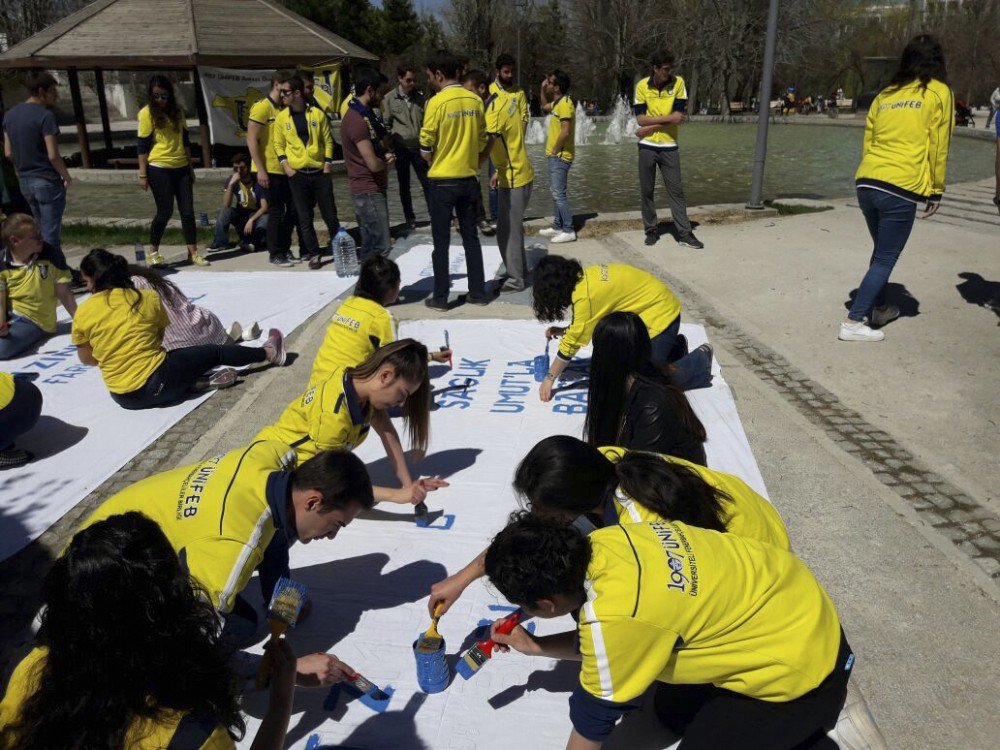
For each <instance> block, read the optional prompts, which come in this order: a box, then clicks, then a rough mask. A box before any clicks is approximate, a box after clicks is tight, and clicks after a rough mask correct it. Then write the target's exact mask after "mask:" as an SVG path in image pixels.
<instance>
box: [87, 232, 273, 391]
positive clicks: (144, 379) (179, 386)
mask: <svg viewBox="0 0 1000 750" xmlns="http://www.w3.org/2000/svg"><path fill="white" fill-rule="evenodd" d="M80 271H81V272H82V273H83V277H84V279H85V280H86V282H87V288H88V289H89V290H90V291H91V292H93V294H92V295H91V296H90V298H89V299H86V300H84V301H83V302H82V303H81V304H80V309H79V310H77V314H76V316H75V317H74V319H73V334H72V340H73V343H74V344H75V345H76V347H77V355H78V356H79V358H80V361H81V362H82V363H83V364H85V365H97V366H98V367H100V368H101V376H102V377H103V378H104V384H105V385H106V386H107V387H108V391H109V392H110V393H111V398H112V399H113V400H114V402H115V403H116V404H118V405H119V406H121V407H122V408H123V409H149V408H152V407H154V406H169V405H171V404H174V403H176V402H178V401H180V400H182V399H183V398H184V396H185V394H187V393H188V391H190V390H192V389H201V390H204V389H206V388H226V387H229V386H232V385H235V384H236V379H237V375H236V371H235V370H233V369H231V368H232V367H244V366H247V365H252V364H258V363H262V362H267V363H269V364H272V365H275V366H279V367H280V366H281V365H283V364H284V363H285V342H284V337H283V336H282V334H281V331H279V330H278V329H277V328H272V329H271V330H270V332H269V333H268V338H267V341H266V342H265V343H264V345H263V346H262V347H255V348H250V347H245V346H229V345H223V346H220V345H215V344H205V345H201V346H189V347H185V348H183V349H174V350H172V351H165V350H164V347H163V338H164V334H165V331H166V330H167V327H168V326H169V325H170V318H169V317H168V315H167V312H166V309H165V308H164V305H163V303H162V302H161V301H160V296H159V294H158V293H157V292H156V291H155V290H153V289H136V288H135V284H133V282H132V278H131V273H132V271H131V269H130V267H129V264H128V262H127V261H126V260H125V259H124V258H123V257H121V256H120V255H114V254H112V253H109V252H108V251H107V250H103V249H101V248H95V249H94V250H91V251H90V252H89V253H87V255H86V257H85V258H84V259H83V261H82V262H81V263H80ZM222 365H227V366H228V367H225V368H223V369H221V370H218V371H216V372H214V373H212V374H211V375H208V376H205V374H206V373H207V372H208V371H209V370H211V369H213V368H216V367H220V366H222Z"/></svg>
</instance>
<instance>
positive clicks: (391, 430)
mask: <svg viewBox="0 0 1000 750" xmlns="http://www.w3.org/2000/svg"><path fill="white" fill-rule="evenodd" d="M427 359H428V357H427V347H425V346H424V345H423V344H421V343H420V342H419V341H414V340H413V339H400V340H399V341H395V342H393V343H391V344H388V345H385V346H382V347H380V348H379V349H377V350H376V351H375V353H374V354H372V355H371V356H370V357H368V359H366V360H365V361H364V362H362V363H360V364H358V365H352V366H347V367H337V368H336V369H334V370H333V371H332V372H331V373H330V375H329V376H328V377H327V378H326V380H321V381H319V382H317V383H315V384H311V385H310V386H309V387H308V388H306V391H305V393H303V394H302V395H301V396H299V397H298V398H296V399H295V400H294V401H292V403H290V404H289V405H288V406H287V407H286V408H285V410H284V411H283V412H282V413H281V416H280V417H278V421H277V422H275V423H274V424H272V425H268V426H267V427H265V428H264V429H262V430H261V431H260V432H258V433H257V436H256V437H255V438H254V439H255V440H280V441H281V442H283V443H287V444H288V445H290V446H292V447H293V448H294V449H295V451H296V453H297V454H298V456H299V460H300V461H304V460H305V459H307V458H309V457H311V456H314V455H315V454H316V453H318V452H319V451H325V450H335V449H338V450H340V449H342V450H350V451H352V450H354V449H355V448H357V447H358V446H359V445H361V443H363V442H364V441H365V438H367V437H368V432H369V430H370V429H374V430H375V432H376V433H378V436H379V437H380V438H381V439H382V445H383V446H384V447H385V452H386V455H387V456H388V458H389V463H390V464H391V465H392V468H393V471H394V472H395V474H396V477H397V478H398V479H399V482H400V485H401V487H400V488H399V489H390V488H389V487H376V488H375V500H376V501H377V502H391V503H401V504H407V503H413V504H417V503H419V502H422V501H423V500H424V498H426V496H427V492H428V490H436V489H437V488H438V487H447V486H448V483H447V482H443V481H441V480H440V479H417V480H414V479H413V478H412V476H411V475H410V469H409V467H407V465H406V455H405V454H404V452H403V446H402V444H401V443H400V440H399V434H398V433H397V432H396V428H395V427H394V426H393V424H392V420H391V419H390V418H389V415H388V413H387V412H388V410H389V409H393V408H401V409H402V412H403V423H404V424H405V425H406V427H407V432H408V433H409V438H410V447H411V448H413V449H415V450H416V451H418V452H419V453H421V454H422V453H423V452H424V451H426V449H427V437H428V433H429V431H430V424H429V423H430V408H431V384H430V379H429V377H428V374H427Z"/></svg>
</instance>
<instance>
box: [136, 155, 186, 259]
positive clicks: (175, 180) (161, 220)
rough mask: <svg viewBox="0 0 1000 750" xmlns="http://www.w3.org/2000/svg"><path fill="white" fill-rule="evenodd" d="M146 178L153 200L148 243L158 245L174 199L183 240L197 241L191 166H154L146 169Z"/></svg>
mask: <svg viewBox="0 0 1000 750" xmlns="http://www.w3.org/2000/svg"><path fill="white" fill-rule="evenodd" d="M146 181H147V183H148V184H149V189H150V190H151V191H152V193H153V201H154V202H155V203H156V216H154V217H153V224H152V226H151V227H150V228H149V244H150V245H152V246H153V247H159V246H160V240H162V239H163V232H164V231H166V228H167V222H168V221H170V217H171V216H173V215H174V201H177V210H178V211H179V212H180V214H181V229H182V230H183V231H184V242H185V243H186V244H188V245H194V244H195V243H197V241H198V232H197V231H196V230H195V226H194V188H193V186H192V185H191V170H190V169H188V168H187V167H171V168H167V167H154V166H152V165H150V166H149V167H147V169H146Z"/></svg>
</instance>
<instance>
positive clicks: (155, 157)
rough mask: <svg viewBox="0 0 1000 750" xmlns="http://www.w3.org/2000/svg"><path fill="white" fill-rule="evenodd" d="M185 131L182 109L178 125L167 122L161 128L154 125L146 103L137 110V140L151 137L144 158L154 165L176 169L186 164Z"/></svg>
mask: <svg viewBox="0 0 1000 750" xmlns="http://www.w3.org/2000/svg"><path fill="white" fill-rule="evenodd" d="M186 132H187V126H186V125H185V123H184V111H183V110H182V111H181V120H180V124H179V125H174V124H173V123H170V122H168V123H167V126H166V127H163V128H160V127H156V126H155V125H154V123H153V115H152V114H151V113H150V111H149V105H148V104H147V105H146V106H145V107H143V108H142V109H140V110H139V140H140V141H141V140H142V139H144V138H152V143H151V144H150V148H149V152H148V153H147V155H146V158H147V159H148V160H149V163H150V164H151V165H152V166H154V167H167V168H171V169H176V168H178V167H186V166H187V165H188V156H187V150H186V148H185V147H184V134H185V133H186Z"/></svg>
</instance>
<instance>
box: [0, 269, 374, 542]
mask: <svg viewBox="0 0 1000 750" xmlns="http://www.w3.org/2000/svg"><path fill="white" fill-rule="evenodd" d="M170 279H171V280H172V281H173V282H174V283H176V284H177V285H178V286H179V287H180V288H181V289H182V290H183V291H184V293H185V294H187V295H188V296H189V297H190V298H191V299H192V300H194V302H195V303H196V304H199V305H202V306H204V307H207V308H208V309H209V310H211V311H212V312H214V313H215V314H216V315H218V316H219V318H220V319H221V320H222V322H223V324H224V325H225V326H226V327H227V328H228V327H229V325H230V323H232V322H233V321H234V320H238V321H240V322H241V323H243V325H244V327H247V326H249V324H250V323H252V322H253V321H255V320H256V321H258V322H259V323H260V327H261V328H262V329H263V333H262V337H264V336H266V335H267V330H268V329H269V328H278V329H280V330H281V331H283V332H284V333H286V334H287V333H290V332H291V331H292V330H293V329H294V328H296V327H297V326H299V325H301V324H302V322H303V321H305V320H306V319H307V318H308V317H309V316H310V315H312V314H313V313H315V312H316V311H317V310H319V309H320V308H321V307H323V306H324V305H325V304H327V303H328V302H330V301H331V300H332V299H333V298H334V297H336V296H337V295H339V294H341V293H342V292H344V291H345V290H346V289H348V288H349V287H350V286H351V285H352V284H353V283H354V282H355V281H356V279H353V278H338V277H337V276H336V275H335V274H333V273H310V274H305V273H281V272H260V273H254V272H232V273H206V272H204V271H180V272H178V273H177V274H174V275H172V276H171V277H170ZM60 310H62V308H60ZM63 314H64V315H65V313H63ZM69 328H70V326H69V320H68V318H65V320H64V321H63V322H62V323H61V324H60V330H61V331H62V333H60V334H59V335H57V336H55V337H53V338H52V339H49V340H48V341H47V342H46V343H44V344H43V345H42V346H41V348H40V350H39V352H38V353H36V354H33V355H30V356H27V357H21V358H18V359H15V360H11V361H9V362H0V369H2V370H4V371H6V372H34V373H38V379H37V380H36V381H35V384H36V385H37V386H38V387H39V389H40V390H41V391H42V397H43V399H44V404H43V406H42V417H41V419H40V420H39V423H38V424H37V425H36V426H35V427H34V428H33V429H32V430H31V431H30V432H28V433H27V434H26V435H24V436H23V437H21V438H20V439H19V440H18V442H17V444H18V446H19V447H22V448H24V449H26V450H30V451H32V452H33V453H34V454H35V455H36V459H35V461H33V462H32V463H30V464H28V465H27V466H25V467H24V468H21V469H15V470H13V471H5V472H3V473H2V474H0V560H3V559H6V558H7V557H9V556H10V555H12V554H14V553H15V552H17V551H18V550H20V549H21V548H22V547H24V546H25V545H26V544H28V543H29V542H30V541H32V540H33V539H35V538H37V537H38V535H39V534H41V533H42V532H43V531H45V529H47V528H48V527H49V526H51V525H52V524H53V523H55V522H56V521H57V520H58V519H59V518H61V517H62V515H63V514H64V513H66V512H67V511H69V510H70V509H71V508H72V507H73V506H74V505H76V504H77V503H78V502H79V501H80V500H82V499H83V498H84V497H85V496H86V495H87V494H88V493H89V492H91V491H92V490H93V489H94V488H96V487H98V486H99V485H100V484H101V483H102V482H103V481H104V480H105V479H107V478H108V477H110V476H111V475H112V474H114V473H115V472H116V471H117V470H118V469H119V468H121V467H122V466H123V465H124V464H125V463H126V462H127V461H129V460H130V459H131V458H133V457H134V456H136V455H137V454H138V453H139V452H140V451H142V450H143V449H144V448H145V447H146V446H148V445H149V444H150V443H152V442H153V441H154V440H155V439H156V438H158V437H159V436H160V435H162V434H163V433H164V432H166V430H168V429H169V428H170V427H172V426H173V425H174V424H175V423H176V422H177V421H178V420H179V419H181V417H183V416H184V415H185V414H187V413H188V412H190V411H192V410H193V409H194V408H195V407H197V406H198V404H199V403H201V402H202V401H203V400H204V399H205V398H207V396H202V397H200V398H195V399H192V400H189V401H185V402H183V403H181V404H178V405H176V406H172V407H168V408H165V409H148V410H144V411H126V410H125V409H122V408H121V407H119V406H118V405H117V404H115V403H114V401H112V400H111V397H110V396H109V395H108V392H107V389H106V388H105V387H104V382H103V381H102V380H101V373H100V371H99V370H98V368H96V367H86V366H84V365H81V364H80V362H79V360H78V359H77V356H76V347H74V346H73V345H72V344H71V343H70V335H69ZM260 343H261V342H260V341H258V342H254V343H253V344H252V345H255V346H259V345H260ZM238 387H239V386H238ZM198 437H199V436H198V435H192V436H191V442H192V443H194V441H195V440H197V438H198Z"/></svg>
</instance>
